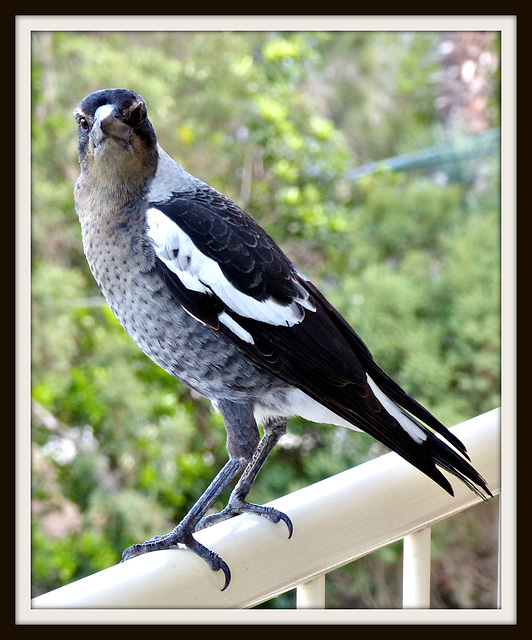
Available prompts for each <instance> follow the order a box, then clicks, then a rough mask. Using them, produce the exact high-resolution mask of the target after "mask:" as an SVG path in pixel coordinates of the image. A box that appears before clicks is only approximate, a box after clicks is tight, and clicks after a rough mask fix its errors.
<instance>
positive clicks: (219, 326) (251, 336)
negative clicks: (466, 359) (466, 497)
mask: <svg viewBox="0 0 532 640" xmlns="http://www.w3.org/2000/svg"><path fill="white" fill-rule="evenodd" d="M152 206H153V209H152V210H151V211H152V212H154V213H153V216H154V219H157V220H158V221H159V222H160V228H159V231H158V232H156V231H153V232H152V235H153V237H154V238H155V241H154V243H155V246H156V251H157V255H158V256H159V259H160V263H159V264H158V268H159V269H161V270H162V272H163V273H164V275H165V278H166V279H167V281H168V282H169V283H170V285H169V286H170V288H171V290H172V291H173V294H174V296H175V297H176V299H177V300H178V301H179V303H180V304H181V305H182V306H183V307H184V308H185V309H186V310H187V311H188V312H189V313H191V314H192V315H193V316H194V317H196V318H197V319H198V320H200V321H201V322H203V323H205V324H206V325H208V326H210V327H211V328H213V329H214V330H216V331H218V333H219V335H220V336H221V337H222V338H223V339H224V340H227V341H229V342H231V343H232V344H234V345H236V346H237V347H238V348H239V349H240V350H241V352H242V353H244V354H245V355H246V356H247V357H248V358H249V359H251V360H252V361H253V362H254V363H256V364H257V365H258V366H260V367H263V368H265V369H267V370H268V371H270V372H272V373H274V374H275V375H277V376H278V377H279V378H281V379H283V380H284V381H285V382H287V383H288V384H290V385H292V386H294V387H297V388H299V389H301V390H302V391H304V392H305V393H306V394H308V395H309V396H310V397H311V398H313V399H314V400H316V401H317V402H319V403H320V404H322V405H323V406H325V407H327V408H328V409H329V410H331V411H332V412H333V413H335V414H336V415H338V416H340V417H342V418H343V419H345V420H347V421H348V422H350V423H351V424H353V425H354V426H356V427H358V428H360V429H362V430H363V431H365V432H367V433H369V434H370V435H372V436H373V437H374V438H375V439H377V440H379V441H380V442H382V443H383V444H384V445H386V446H387V447H388V448H390V449H392V450H393V451H396V452H397V453H398V454H400V455H401V456H402V457H404V458H405V459H406V460H408V461H409V462H410V463H412V464H413V465H414V466H416V467H417V468H419V469H420V470H421V471H423V472H424V473H425V474H427V475H428V476H429V477H431V478H432V479H433V480H435V481H436V482H437V483H438V484H440V485H441V486H442V487H443V488H444V489H445V490H447V491H448V492H449V493H451V494H452V487H451V485H450V483H449V482H448V481H447V480H446V478H445V477H444V476H443V475H442V474H441V473H440V472H439V471H438V470H437V468H436V466H435V462H436V464H438V465H439V466H441V467H442V468H445V469H447V470H448V471H450V472H451V473H453V474H454V475H456V476H457V477H459V478H460V479H461V480H462V481H464V482H465V483H466V484H468V486H470V488H472V489H473V490H475V491H477V492H478V490H477V489H476V487H475V486H474V484H477V485H479V486H481V487H482V488H483V489H484V491H486V492H487V493H488V494H489V490H488V489H487V487H486V484H485V482H484V480H483V479H482V478H481V476H480V475H479V474H478V473H477V472H476V471H475V470H474V469H473V467H471V465H470V464H469V463H468V462H467V461H466V460H465V459H464V457H462V455H458V454H457V453H456V452H455V451H454V450H453V449H451V448H450V447H449V446H448V445H446V444H445V443H444V442H443V441H442V440H441V439H440V438H438V437H437V436H435V435H434V434H433V433H432V432H431V431H430V430H429V429H427V428H426V427H425V426H424V425H423V424H421V423H420V422H419V421H421V422H423V423H425V424H426V425H429V426H430V427H431V428H432V429H434V430H435V431H436V432H438V433H439V434H441V435H442V436H443V437H444V438H445V439H446V440H447V441H448V442H450V443H451V444H452V445H453V446H454V447H455V448H456V449H457V450H458V451H459V452H461V454H463V456H465V457H466V458H467V454H466V448H465V446H464V445H463V444H462V443H461V442H460V440H458V439H457V438H456V437H455V436H454V435H453V434H452V433H450V432H449V431H448V430H447V429H446V427H445V426H444V425H443V424H441V423H440V422H439V421H438V420H437V419H436V418H435V417H434V416H433V415H432V414H431V413H430V412H429V411H427V410H426V409H425V408H424V407H422V406H421V405H420V404H419V403H418V402H416V401H415V400H414V399H413V398H411V397H410V396H409V395H408V394H407V393H406V392H405V391H404V390H403V389H401V387H399V386H398V385H397V384H396V383H395V382H394V381H393V380H392V379H391V378H390V377H389V376H388V375H387V374H386V373H385V372H384V371H383V370H382V369H381V368H380V367H379V366H378V365H377V364H376V362H375V361H374V359H373V357H372V355H371V353H370V351H369V349H368V348H367V346H366V345H365V344H364V342H363V341H362V340H361V339H360V337H359V336H358V335H357V334H356V333H355V331H354V330H353V329H352V328H351V327H350V325H349V324H348V323H347V322H346V321H345V320H344V318H343V317H342V316H341V315H340V314H339V313H338V311H336V309H334V307H333V306H332V305H331V304H330V303H329V302H328V301H327V300H326V299H325V298H324V296H323V295H322V294H321V293H320V292H319V291H318V290H317V289H316V287H315V286H314V285H313V284H312V283H311V282H309V281H308V280H307V279H306V278H305V277H304V276H303V275H302V274H300V273H299V272H298V271H297V269H296V268H295V267H294V265H293V264H292V263H291V262H290V261H289V260H288V258H287V257H286V256H285V255H284V253H283V252H282V251H281V250H280V249H279V247H278V246H277V245H276V244H275V242H274V241H273V240H272V239H271V238H270V237H269V236H268V235H267V234H266V232H265V231H264V230H263V229H261V228H260V227H259V226H258V225H257V224H256V223H255V221H254V220H253V219H252V218H251V217H250V216H248V215H247V214H246V213H245V212H244V211H242V210H241V209H240V208H239V207H237V206H236V205H235V204H234V203H233V202H231V201H230V200H228V199H227V198H225V197H224V196H222V195H221V194H219V193H218V192H216V191H214V190H205V191H199V190H198V191H190V192H187V193H182V194H176V195H174V196H172V197H171V198H169V199H168V200H167V201H165V202H163V203H154V204H153V205H152ZM155 211H156V212H157V213H155ZM161 216H164V217H161ZM163 245H164V248H162V247H163ZM368 375H369V376H370V377H371V379H372V381H373V382H374V383H375V384H376V385H377V386H378V388H379V389H380V390H381V391H382V392H383V393H384V394H385V396H386V398H387V399H389V400H390V401H391V402H393V403H395V405H398V406H397V409H398V410H399V411H401V415H404V416H405V417H406V418H407V420H410V421H411V422H412V426H413V430H414V431H416V432H417V433H419V434H422V438H421V439H415V438H413V437H412V435H411V433H412V432H410V433H409V431H408V430H405V428H404V427H403V426H402V425H401V424H400V422H403V421H402V420H401V421H398V420H397V419H396V418H395V417H394V416H393V415H391V414H390V413H389V412H388V411H386V410H385V408H384V407H383V405H382V403H381V402H380V401H379V400H378V399H377V397H376V396H375V394H374V393H373V391H372V388H371V386H370V384H369V381H368ZM407 412H408V413H407Z"/></svg>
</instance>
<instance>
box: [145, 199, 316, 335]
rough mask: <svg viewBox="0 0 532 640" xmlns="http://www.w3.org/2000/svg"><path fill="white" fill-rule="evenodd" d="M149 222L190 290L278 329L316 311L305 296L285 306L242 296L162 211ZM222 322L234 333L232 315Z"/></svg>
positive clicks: (159, 247)
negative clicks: (210, 297)
mask: <svg viewBox="0 0 532 640" xmlns="http://www.w3.org/2000/svg"><path fill="white" fill-rule="evenodd" d="M146 220H147V223H148V235H149V237H150V238H151V240H152V243H153V246H154V248H155V252H156V253H157V255H158V257H159V258H160V259H161V260H162V261H163V262H164V263H165V265H166V266H167V267H168V268H169V269H170V270H171V271H173V272H174V273H175V274H176V275H177V276H178V278H179V279H180V280H181V282H182V283H183V284H184V285H185V287H187V288H188V289H191V290H192V291H198V292H200V293H211V292H212V293H214V294H216V295H217V296H218V297H219V298H220V300H222V302H224V303H225V304H226V305H227V306H228V307H229V308H230V309H232V310H233V311H235V312H236V313H238V314H239V315H241V316H244V317H245V318H252V319H253V320H259V321H260V322H266V323H267V324H271V325H276V326H287V327H292V326H294V325H295V324H299V323H300V322H301V321H302V320H303V318H304V317H305V311H304V309H303V308H302V307H306V308H307V309H309V310H311V311H315V307H314V305H312V303H311V302H310V301H309V300H307V299H306V298H304V297H300V298H297V299H295V300H294V301H293V302H292V304H290V305H287V306H283V305H281V304H278V303H277V302H275V301H273V300H271V299H268V300H264V301H259V300H256V299H255V298H252V297H251V296H248V295H246V294H245V293H242V292H241V291H239V290H238V289H236V288H235V287H234V286H233V285H232V284H231V283H230V282H229V281H228V280H227V278H226V277H225V276H224V274H223V272H222V270H221V269H220V266H219V265H218V263H217V262H216V261H214V260H212V259H211V258H209V257H207V256H206V255H204V254H203V253H202V252H201V251H200V250H199V249H198V248H197V247H196V246H195V245H194V243H193V242H192V240H191V238H190V236H188V235H187V234H186V233H185V232H184V231H183V230H182V229H181V228H180V227H179V226H178V225H177V224H175V223H174V222H172V220H170V218H169V217H168V216H166V215H165V214H164V213H163V212H162V211H159V209H156V208H155V207H152V208H150V209H148V211H147V212H146ZM220 321H221V322H223V323H224V324H225V325H226V326H227V327H229V328H230V329H232V330H233V327H234V321H233V320H232V319H230V318H229V316H227V317H226V318H224V319H223V320H222V318H220ZM238 329H239V331H240V334H239V333H238V331H235V333H236V334H237V335H239V337H241V338H242V339H243V340H246V341H247V342H249V341H250V338H251V336H250V335H249V333H248V332H247V331H245V330H244V329H242V327H240V326H239V327H238ZM244 335H245V336H246V337H243V336H244ZM251 340H252V338H251Z"/></svg>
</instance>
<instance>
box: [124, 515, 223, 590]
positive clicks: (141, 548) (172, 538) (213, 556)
mask: <svg viewBox="0 0 532 640" xmlns="http://www.w3.org/2000/svg"><path fill="white" fill-rule="evenodd" d="M180 545H182V546H184V547H186V548H187V549H190V551H193V552H194V553H195V554H196V555H197V556H199V557H200V558H202V559H203V560H205V562H206V563H207V564H208V565H209V567H210V568H211V569H212V570H213V571H223V573H224V576H225V584H224V586H223V589H222V591H225V589H227V587H228V586H229V583H230V582H231V570H230V569H229V567H228V565H227V564H226V563H225V562H224V561H223V560H222V558H220V556H219V555H218V554H217V553H215V552H214V551H211V550H210V549H207V547H205V546H203V545H202V544H200V543H199V542H198V541H197V540H196V539H195V538H194V537H193V536H192V533H191V532H190V531H188V530H187V528H184V527H183V526H182V525H180V524H179V525H177V527H176V528H175V529H174V530H173V531H171V532H170V533H167V534H165V535H162V536H155V537H154V538H151V540H147V541H146V542H142V543H140V544H134V545H132V546H131V547H128V548H127V549H126V550H125V551H124V553H123V554H122V559H121V562H125V561H126V560H130V559H131V558H135V557H136V556H141V555H143V554H145V553H150V552H151V551H160V550H162V549H171V548H172V547H178V546H180Z"/></svg>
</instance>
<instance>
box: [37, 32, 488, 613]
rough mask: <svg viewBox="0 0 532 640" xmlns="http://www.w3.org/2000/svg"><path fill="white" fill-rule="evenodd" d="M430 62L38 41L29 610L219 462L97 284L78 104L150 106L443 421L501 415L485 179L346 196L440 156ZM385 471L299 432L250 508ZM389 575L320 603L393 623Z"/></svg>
mask: <svg viewBox="0 0 532 640" xmlns="http://www.w3.org/2000/svg"><path fill="white" fill-rule="evenodd" d="M436 46H437V34H433V33H408V34H401V33H393V32H382V33H366V32H357V33H348V32H345V33H340V32H338V33H297V32H290V33H275V32H264V33H262V32H250V33H241V32H223V33H222V32H220V33H218V32H206V33H201V32H197V33H193V32H182V33H179V32H158V33H149V32H139V33H135V32H101V33H83V32H53V33H47V32H39V33H37V32H36V33H35V34H34V36H33V46H32V53H33V64H32V108H33V119H32V210H33V217H32V395H33V399H34V401H35V402H36V404H35V415H34V423H33V432H34V436H33V447H34V449H33V456H34V465H33V475H32V489H33V499H34V520H33V541H32V542H33V555H32V573H33V583H34V591H35V594H37V593H42V592H43V591H46V590H49V589H52V588H54V587H57V586H60V585H61V584H65V583H67V582H70V581H72V580H75V579H78V578H80V577H83V576H84V575H87V574H89V573H92V572H94V571H97V570H99V569H102V568H104V567H106V566H109V565H110V564H112V563H114V562H117V561H118V559H119V558H120V554H121V552H122V550H123V549H124V548H125V547H126V546H128V545H129V544H131V543H133V542H138V541H140V540H144V539H146V538H148V537H151V536H153V535H155V534H160V533H163V532H165V531H166V530H169V529H170V528H171V527H172V526H174V525H175V523H176V522H177V521H179V519H181V518H182V517H183V516H184V515H185V513H186V512H187V510H188V509H189V508H190V506H191V505H192V503H193V502H194V501H195V500H196V498H197V497H198V496H199V495H200V494H201V492H202V491H203V489H204V488H205V487H206V486H207V484H208V483H209V482H210V480H211V479H212V477H213V476H214V475H215V473H216V471H217V470H218V469H219V468H220V467H221V466H222V464H223V463H224V461H225V459H226V452H225V432H224V428H223V423H222V421H221V418H220V416H218V415H216V414H214V413H213V412H212V411H211V409H210V405H209V403H208V402H206V401H205V400H203V399H201V398H198V397H196V396H195V395H194V394H192V393H191V392H190V391H188V390H187V389H185V388H184V387H183V386H182V385H180V384H179V383H177V382H176V381H175V380H173V379H172V378H171V377H170V376H168V375H167V374H166V373H165V372H164V371H162V370H161V369H160V368H158V367H157V366H156V365H154V364H153V363H151V362H150V361H149V360H148V359H147V358H146V357H145V356H144V355H143V354H142V353H141V352H140V351H139V350H138V348H137V347H136V346H135V345H134V344H133V342H132V341H131V340H130V339H129V337H128V336H127V335H126V334H125V332H124V330H123V329H122V328H121V327H120V325H119V324H118V322H117V320H116V319H115V318H114V316H113V315H112V313H111V312H110V311H109V309H108V308H107V306H106V305H105V303H104V301H103V299H102V297H101V294H100V293H99V291H98V289H97V286H96V284H95V283H94V281H93V278H92V276H91V274H90V273H89V271H88V268H87V265H86V262H85V258H84V256H83V254H82V250H81V239H80V231H79V224H78V221H77V218H76V216H75V213H74V206H73V197H72V187H73V183H74V181H75V179H76V177H77V173H78V166H77V159H76V127H75V123H74V119H73V118H72V116H71V114H72V111H73V109H74V107H75V106H76V104H77V103H78V102H79V101H80V100H81V99H82V98H83V97H84V96H85V95H86V94H88V93H90V92H91V91H94V90H96V89H101V88H104V87H108V86H114V87H117V86H122V87H126V88H130V89H134V90H136V91H138V92H139V93H141V94H142V95H143V96H144V98H145V99H146V101H147V103H148V109H149V113H150V118H151V120H152V122H153V124H154V127H155V129H156V131H157V133H158V136H159V141H160V143H161V145H162V146H163V147H164V148H165V150H166V151H167V152H168V153H170V155H172V156H173V157H175V158H176V159H177V160H178V161H180V162H181V163H182V164H183V165H184V166H185V168H186V169H187V170H189V171H190V172H192V173H194V174H195V175H198V176H199V177H201V178H202V179H203V180H205V181H206V182H209V183H210V184H212V185H213V186H215V187H216V188H218V189H220V190H221V191H223V192H224V193H226V194H227V195H229V196H230V197H232V198H233V199H235V200H236V201H237V202H238V203H239V204H240V205H242V206H244V208H246V209H247V210H248V211H249V212H250V213H251V214H252V215H253V216H254V217H255V218H256V219H257V220H258V221H259V222H260V223H261V224H262V225H263V226H264V227H265V228H266V229H267V230H268V231H269V232H270V234H271V235H272V236H274V237H275V239H276V240H278V241H279V242H280V243H281V244H282V245H283V247H284V248H285V250H286V251H287V253H288V254H289V255H290V257H291V258H292V259H293V260H294V262H295V263H296V264H297V265H298V266H299V267H300V268H301V269H302V270H303V271H305V273H307V275H309V276H310V277H312V279H313V280H314V281H315V282H316V284H318V286H319V287H320V288H321V289H322V291H323V292H324V293H325V294H326V295H327V296H328V297H329V298H330V300H331V301H332V302H333V303H334V304H335V305H336V306H337V307H338V309H339V310H340V311H341V312H342V313H343V314H344V315H345V317H346V318H347V319H348V320H349V321H350V322H351V323H352V324H353V326H354V327H355V328H356V330H357V331H358V333H359V334H360V335H361V337H362V338H363V339H364V341H365V342H366V343H367V344H368V346H369V347H370V349H371V350H372V352H373V353H374V355H375V357H376V359H377V361H378V362H379V363H380V364H381V365H382V366H383V367H384V368H385V369H386V370H388V371H389V372H390V374H392V375H393V376H394V377H395V378H396V379H397V381H398V382H399V383H400V384H401V385H403V386H404V387H405V389H407V390H408V391H409V392H411V393H412V394H413V395H415V396H416V397H417V398H418V399H419V400H420V401H421V402H422V403H424V404H426V405H427V407H428V408H430V409H431V410H432V411H433V412H434V413H436V414H437V415H438V416H440V417H441V419H442V420H443V421H444V422H445V423H447V424H449V425H452V424H455V423H457V422H459V421H462V420H464V419H467V418H470V417H472V416H474V415H477V414H479V413H481V412H484V411H486V410H489V409H492V408H493V407H495V406H497V405H498V404H499V402H500V399H499V385H500V380H499V368H500V364H499V360H500V358H499V349H500V338H499V332H500V325H499V304H500V300H499V287H500V283H499V261H500V256H499V243H500V239H499V223H500V215H499V204H498V192H497V184H496V179H495V178H494V179H493V188H487V189H486V188H485V189H484V190H475V189H473V188H471V187H470V186H468V185H465V184H441V182H438V181H436V180H434V179H433V177H429V176H427V175H424V176H422V175H417V174H414V173H409V174H406V173H405V174H393V173H388V172H382V173H378V174H375V175H372V176H368V177H366V178H364V179H362V180H360V181H358V182H357V183H351V182H349V181H347V180H346V179H345V177H344V176H345V173H346V171H347V170H348V169H350V168H352V167H354V166H356V165H357V164H362V163H363V162H365V161H367V160H378V159H379V158H385V157H387V156H391V155H395V154H398V153H402V152H406V151H413V150H416V149H418V148H420V147H422V146H424V145H429V144H434V136H435V135H438V134H437V133H435V132H437V131H439V129H438V123H437V120H436V113H435V109H434V103H435V99H436V97H437V92H438V87H437V84H436V83H435V82H433V77H434V72H435V70H436V68H437V60H436V57H435V50H436ZM495 106H496V105H495ZM494 112H496V109H494ZM382 452H383V448H382V447H380V446H379V445H378V444H376V443H375V442H374V441H373V440H372V439H371V438H369V437H366V436H365V435H363V434H354V433H351V432H349V431H347V430H341V429H337V428H331V427H324V426H320V425H312V424H308V423H305V422H304V421H303V420H301V419H294V420H293V421H291V423H290V434H289V435H287V436H286V437H285V438H284V439H283V440H282V441H281V443H280V446H279V447H278V448H277V449H276V451H274V452H273V454H272V456H271V459H270V460H269V461H268V462H267V464H266V466H265V469H264V471H263V473H262V474H261V475H260V477H259V479H258V482H257V483H256V485H255V487H254V488H253V492H252V495H251V496H250V497H251V499H252V500H255V501H257V502H265V501H268V500H271V499H273V498H275V497H277V496H279V495H282V494H284V493H287V492H289V491H293V490H295V489H297V488H299V487H302V486H305V485H308V484H310V483H312V482H316V481H318V480H320V479H322V478H324V477H326V476H328V475H331V474H334V473H337V472H339V471H341V470H343V469H346V468H348V467H350V466H353V465H355V464H359V463H360V462H363V461H364V460H367V459H369V458H371V457H374V456H375V455H378V454H380V453H382ZM226 498H227V496H221V497H220V499H219V501H218V503H217V504H216V505H214V506H215V507H216V508H222V507H223V506H224V500H225V499H226ZM67 515H68V517H67ZM58 522H59V523H61V526H58V524H57V523H58ZM444 539H445V537H444V536H442V538H441V539H439V542H438V544H440V545H444V544H445V542H444ZM399 556H400V554H399V552H398V549H397V546H394V547H392V548H390V549H387V550H385V551H383V552H382V553H380V554H377V555H376V556H375V557H373V556H372V558H371V559H369V558H368V559H364V561H362V562H360V563H357V567H356V569H347V568H346V569H345V570H339V571H338V572H335V574H333V576H332V577H331V580H330V582H331V584H332V586H331V594H330V598H331V600H330V606H333V607H334V606H338V607H342V606H386V602H385V600H384V599H383V597H384V596H383V595H382V594H383V593H385V590H383V586H382V585H383V581H384V580H388V579H390V580H391V579H392V577H393V576H394V575H395V574H396V573H397V568H396V565H397V560H398V558H399ZM355 573H356V575H355ZM394 579H395V578H394ZM392 582H393V580H392ZM379 590H380V591H379ZM377 593H380V594H381V597H380V599H379V597H378V596H377V595H376V594H377ZM291 598H292V597H291V596H286V597H285V598H283V599H279V600H278V601H276V602H274V603H272V604H270V605H268V606H293V604H292V599H291ZM383 603H384V604H383ZM390 606H396V605H393V604H392V605H390Z"/></svg>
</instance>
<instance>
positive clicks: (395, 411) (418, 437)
mask: <svg viewBox="0 0 532 640" xmlns="http://www.w3.org/2000/svg"><path fill="white" fill-rule="evenodd" d="M366 377H367V379H368V384H369V386H370V387H371V390H372V391H373V393H374V394H375V396H376V398H377V400H378V401H379V402H380V403H381V404H382V406H383V407H384V408H385V409H386V411H387V412H388V413H389V414H391V415H392V416H393V417H394V418H395V419H396V420H397V422H398V423H399V424H400V425H401V427H402V428H403V429H404V430H405V431H406V432H407V433H408V435H409V436H410V437H411V438H412V439H413V440H415V441H416V442H418V443H421V442H423V440H426V439H427V434H426V433H425V432H424V431H423V429H420V427H418V426H417V424H416V423H415V422H413V421H412V420H409V419H408V417H407V416H406V415H405V414H404V413H403V412H402V411H401V410H400V409H399V408H398V407H397V405H396V404H395V402H393V401H392V400H390V398H388V396H387V395H386V394H385V393H384V392H383V391H381V389H379V387H378V386H377V385H376V383H375V382H374V381H373V380H372V379H371V378H370V377H369V376H368V374H366Z"/></svg>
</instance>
